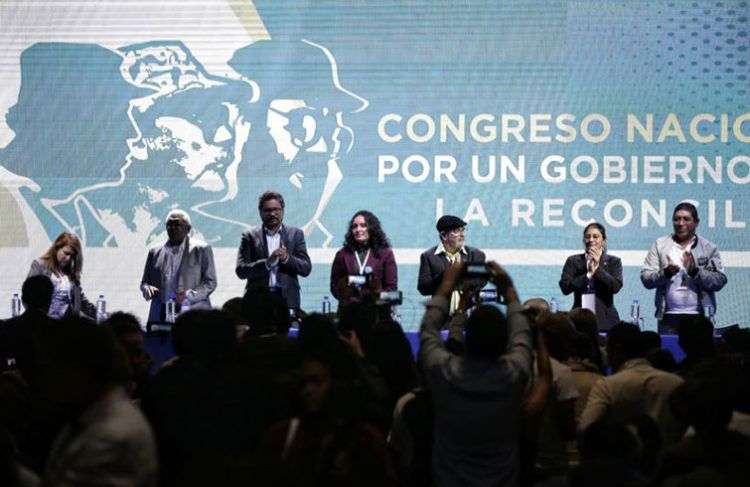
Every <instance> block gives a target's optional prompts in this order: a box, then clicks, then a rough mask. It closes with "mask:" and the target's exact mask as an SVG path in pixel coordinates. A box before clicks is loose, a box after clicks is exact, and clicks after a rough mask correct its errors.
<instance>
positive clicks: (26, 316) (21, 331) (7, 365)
mask: <svg viewBox="0 0 750 487" xmlns="http://www.w3.org/2000/svg"><path fill="white" fill-rule="evenodd" d="M53 290H54V287H53V285H52V281H51V280H50V278H49V277H47V276H41V275H40V276H32V277H29V278H28V279H26V280H25V281H24V283H23V286H22V287H21V301H22V302H23V305H24V308H25V310H24V312H23V313H22V314H20V315H19V316H15V317H13V318H10V319H8V320H6V321H4V322H3V321H0V372H2V371H3V370H8V369H12V368H17V369H18V370H19V371H20V373H21V375H22V376H23V378H24V380H25V381H27V382H30V381H31V380H32V377H31V376H32V374H33V369H32V366H33V363H34V348H35V347H34V343H35V337H36V336H37V335H38V333H43V329H44V328H45V327H47V326H49V323H50V322H51V318H49V317H48V316H47V310H48V309H49V304H50V302H51V301H52V292H53Z"/></svg>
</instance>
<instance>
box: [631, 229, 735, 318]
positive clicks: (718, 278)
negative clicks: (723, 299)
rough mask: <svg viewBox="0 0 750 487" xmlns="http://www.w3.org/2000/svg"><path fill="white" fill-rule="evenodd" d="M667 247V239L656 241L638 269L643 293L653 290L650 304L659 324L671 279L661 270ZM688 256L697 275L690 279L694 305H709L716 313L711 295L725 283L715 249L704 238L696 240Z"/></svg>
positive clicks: (670, 242) (670, 240)
mask: <svg viewBox="0 0 750 487" xmlns="http://www.w3.org/2000/svg"><path fill="white" fill-rule="evenodd" d="M671 245H672V236H671V235H668V236H666V237H661V238H659V239H657V240H656V242H654V244H653V245H652V246H651V249H650V250H649V251H648V255H646V260H645V262H644V263H643V269H641V282H642V283H643V285H644V286H645V287H646V289H656V295H655V297H654V304H655V305H656V318H657V319H659V320H661V319H662V318H663V317H664V308H665V306H666V301H667V290H668V289H669V285H670V283H671V279H670V278H668V277H667V276H666V275H664V268H665V267H667V265H669V260H668V256H669V249H670V247H671ZM690 253H692V254H693V260H694V261H695V265H696V267H697V268H698V272H697V273H696V274H695V276H693V277H692V279H693V282H695V284H696V285H697V286H698V289H699V291H700V295H699V296H698V301H699V302H700V304H701V307H705V306H707V305H709V304H710V305H711V306H713V307H714V310H716V296H715V294H714V293H716V292H717V291H720V290H721V288H723V287H724V285H725V284H726V283H727V275H726V274H724V267H723V266H722V265H721V256H720V255H719V249H718V248H717V247H716V245H714V244H713V243H711V242H709V241H708V240H706V239H705V238H703V237H699V236H696V237H695V242H694V243H693V246H692V247H691V248H690Z"/></svg>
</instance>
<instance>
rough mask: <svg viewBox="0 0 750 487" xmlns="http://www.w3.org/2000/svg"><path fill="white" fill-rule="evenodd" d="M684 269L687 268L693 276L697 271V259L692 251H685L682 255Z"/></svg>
mask: <svg viewBox="0 0 750 487" xmlns="http://www.w3.org/2000/svg"><path fill="white" fill-rule="evenodd" d="M682 267H684V268H685V271H687V273H688V274H690V275H692V274H693V272H694V271H695V259H694V258H693V254H692V253H691V252H690V251H687V250H686V251H685V252H684V253H683V254H682Z"/></svg>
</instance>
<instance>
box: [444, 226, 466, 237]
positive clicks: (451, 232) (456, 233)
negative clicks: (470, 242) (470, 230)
mask: <svg viewBox="0 0 750 487" xmlns="http://www.w3.org/2000/svg"><path fill="white" fill-rule="evenodd" d="M465 234H466V227H461V228H454V229H453V230H448V235H452V236H454V237H458V236H459V235H465Z"/></svg>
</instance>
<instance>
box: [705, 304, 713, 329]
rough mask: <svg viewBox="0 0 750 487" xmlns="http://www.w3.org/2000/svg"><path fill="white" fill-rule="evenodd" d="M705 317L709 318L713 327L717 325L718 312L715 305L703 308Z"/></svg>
mask: <svg viewBox="0 0 750 487" xmlns="http://www.w3.org/2000/svg"><path fill="white" fill-rule="evenodd" d="M703 316H705V317H706V318H708V319H709V321H711V324H712V325H716V310H715V309H714V305H713V304H707V305H705V306H704V307H703Z"/></svg>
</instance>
